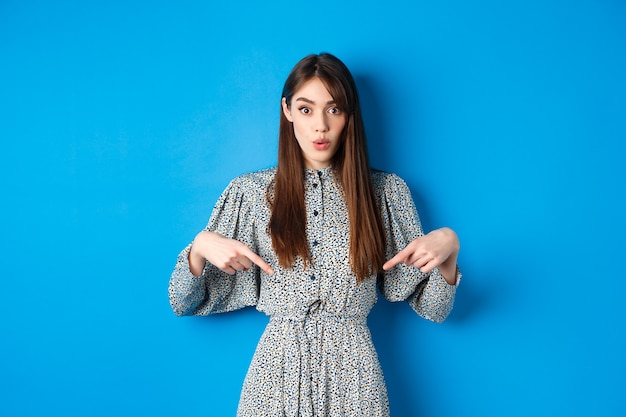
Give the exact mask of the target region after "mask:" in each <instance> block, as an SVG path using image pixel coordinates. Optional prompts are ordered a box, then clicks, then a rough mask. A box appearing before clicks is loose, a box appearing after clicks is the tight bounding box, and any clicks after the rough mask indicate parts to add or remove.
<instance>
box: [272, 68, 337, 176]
mask: <svg viewBox="0 0 626 417" xmlns="http://www.w3.org/2000/svg"><path fill="white" fill-rule="evenodd" d="M287 104H289V106H287ZM283 113H284V114H285V117H286V118H287V120H289V121H290V122H292V123H293V131H294V133H295V135H296V139H297V140H298V144H299V145H300V149H301V150H302V156H303V157H304V164H305V166H306V167H307V168H313V169H320V168H325V167H327V166H329V165H330V162H331V160H332V158H333V156H334V155H335V152H337V149H338V148H339V144H340V141H341V140H342V136H343V135H342V133H343V128H344V126H345V125H346V114H345V113H344V111H343V110H341V109H339V108H338V107H337V104H336V103H335V101H334V100H333V98H332V96H331V95H330V93H329V92H328V90H326V87H325V86H324V83H322V81H320V79H319V78H312V79H310V80H309V81H307V82H305V83H304V84H303V85H302V87H300V89H298V90H297V91H296V92H295V93H294V95H293V97H292V99H291V103H287V101H286V99H285V98H284V97H283Z"/></svg>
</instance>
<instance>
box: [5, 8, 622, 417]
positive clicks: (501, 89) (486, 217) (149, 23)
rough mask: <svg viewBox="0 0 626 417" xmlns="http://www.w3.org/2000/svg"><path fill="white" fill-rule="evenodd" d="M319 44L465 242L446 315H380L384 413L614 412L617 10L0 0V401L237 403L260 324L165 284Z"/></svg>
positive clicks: (379, 140) (433, 209) (36, 411)
mask: <svg viewBox="0 0 626 417" xmlns="http://www.w3.org/2000/svg"><path fill="white" fill-rule="evenodd" d="M322 51H328V52H331V53H333V54H335V55H337V56H338V57H340V58H341V59H342V60H343V61H344V62H345V63H346V64H347V65H348V67H349V68H350V69H351V70H352V72H353V74H354V76H355V79H356V81H357V84H358V88H359V93H360V95H361V100H362V105H363V108H364V115H365V120H366V128H367V132H368V139H369V146H370V157H371V162H372V165H373V166H375V167H376V168H379V169H383V170H386V171H391V172H395V173H397V174H399V175H400V176H402V177H403V178H404V179H405V180H406V182H407V183H408V184H409V186H410V188H411V190H412V192H413V196H414V199H415V201H416V204H417V206H418V210H419V211H420V215H421V218H422V222H423V225H424V228H425V229H426V230H432V229H434V228H437V227H441V226H451V227H453V228H454V229H455V230H456V231H457V233H458V235H459V237H460V239H461V245H462V247H461V254H460V259H459V262H460V266H461V269H462V271H463V273H464V278H463V282H462V283H461V286H460V287H459V290H458V293H457V303H456V305H455V309H454V310H453V312H452V314H451V316H450V317H449V319H448V320H447V321H446V322H444V323H443V324H433V323H430V322H427V321H425V320H423V319H421V318H419V317H418V316H417V315H415V314H414V313H413V312H412V310H411V309H410V307H409V306H408V305H407V304H405V303H393V304H392V303H389V302H387V301H384V300H381V301H379V303H378V304H377V306H376V307H375V308H374V310H373V312H372V314H371V316H370V318H369V324H370V327H371V330H372V334H373V337H374V342H375V344H376V346H377V350H378V353H379V356H380V359H381V363H382V366H383V370H384V373H385V377H386V380H387V384H388V388H389V395H390V403H391V410H392V415H393V416H433V417H434V416H438V417H444V416H455V417H458V416H483V417H485V416H528V415H534V416H553V415H561V416H579V415H580V416H583V415H593V416H623V415H626V396H624V391H625V388H626V359H625V357H624V352H625V351H626V342H625V333H626V323H625V318H626V308H625V307H624V305H625V303H624V301H623V297H624V291H625V290H626V284H625V282H626V280H624V277H623V274H624V273H623V261H624V250H625V248H626V241H625V236H626V224H625V220H624V217H625V216H624V213H625V212H626V207H625V204H624V197H625V195H624V194H625V180H626V175H625V174H626V173H625V169H624V163H623V159H624V156H625V154H626V152H625V151H626V147H625V143H626V75H625V74H626V5H625V4H624V2H622V1H619V0H574V1H559V0H541V1H540V0H524V1H521V0H513V1H508V2H500V1H493V0H480V1H474V2H467V1H460V0H446V1H440V2H428V1H422V0H417V1H395V0H391V1H387V2H377V1H343V2H331V3H307V2H305V3H298V2H289V3H287V2H284V3H283V2H253V1H249V2H247V1H241V0H235V1H229V2H226V1H224V2H202V1H177V2H164V1H158V2H147V1H146V2H132V1H125V2H121V1H120V2H117V1H114V2H110V1H109V2H79V1H75V2H69V1H58V2H44V1H14V0H4V1H2V2H1V3H0V140H1V147H0V149H1V150H0V185H1V193H2V201H3V203H2V209H1V210H2V229H1V233H0V245H1V249H2V250H1V252H0V260H1V264H0V278H1V281H0V284H1V285H0V415H1V416H6V417H13V416H41V415H64V416H83V415H89V416H110V415H120V416H131V415H150V416H178V415H198V416H230V415H234V413H235V410H236V407H237V401H238V397H239V391H240V388H241V383H242V381H243V378H244V376H245V372H246V370H247V367H248V364H249V361H250V359H251V357H252V354H253V352H254V349H255V346H256V343H257V340H258V338H259V336H260V335H261V333H262V331H263V328H264V326H265V324H266V322H267V318H266V317H265V316H264V315H263V314H261V313H259V312H257V311H256V310H254V309H251V308H250V309H245V310H242V311H239V312H235V313H230V314H224V315H217V316H213V317H202V318H190V317H185V318H178V317H176V316H174V314H173V313H172V311H171V310H170V306H169V302H168V298H167V284H168V280H169V275H170V273H171V271H172V268H173V266H174V263H175V260H176V256H177V254H178V252H179V251H180V250H181V249H182V248H183V247H184V246H185V245H186V244H188V243H189V242H190V241H191V240H192V239H193V237H194V236H195V234H196V233H197V232H198V231H200V230H201V229H202V227H204V225H205V224H206V222H207V220H208V217H209V214H210V212H211V209H212V207H213V204H214V203H215V201H216V199H217V197H218V196H219V194H220V193H221V191H222V190H223V189H224V187H225V186H226V185H227V184H228V182H229V181H230V180H231V179H232V178H233V177H235V176H236V175H239V174H242V173H244V172H248V171H252V170H256V169H261V168H266V167H269V166H272V165H274V164H275V163H276V151H277V146H276V142H277V140H276V139H277V129H278V112H279V102H280V92H281V88H282V84H283V82H284V79H285V77H286V76H287V74H288V72H289V70H290V69H291V67H292V66H293V65H294V64H295V63H296V62H297V61H298V60H299V59H300V58H302V57H303V56H304V55H306V54H309V53H318V52H322Z"/></svg>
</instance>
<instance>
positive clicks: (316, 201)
mask: <svg viewBox="0 0 626 417" xmlns="http://www.w3.org/2000/svg"><path fill="white" fill-rule="evenodd" d="M307 180H308V181H309V182H310V183H309V184H310V186H309V187H307V188H308V191H307V192H308V196H307V206H306V209H307V217H308V222H307V223H308V230H307V237H308V239H309V249H310V251H311V257H312V261H313V262H312V263H313V264H312V265H311V270H310V271H309V274H308V276H309V284H310V286H311V293H310V296H311V297H312V299H313V300H315V299H318V298H319V293H320V279H319V278H320V275H319V273H318V271H319V269H318V268H319V267H320V262H322V257H321V253H320V249H321V245H320V243H321V233H322V229H323V215H322V205H323V184H322V179H321V176H320V174H319V172H311V173H310V175H309V176H308V178H307Z"/></svg>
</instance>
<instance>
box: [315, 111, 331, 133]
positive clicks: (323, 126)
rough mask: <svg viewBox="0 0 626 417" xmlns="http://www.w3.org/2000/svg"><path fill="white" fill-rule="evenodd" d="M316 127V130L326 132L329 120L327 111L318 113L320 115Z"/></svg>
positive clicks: (316, 120) (316, 119)
mask: <svg viewBox="0 0 626 417" xmlns="http://www.w3.org/2000/svg"><path fill="white" fill-rule="evenodd" d="M313 126H314V128H315V131H316V132H326V131H327V130H328V120H327V119H326V113H325V112H322V113H321V114H319V113H318V116H317V117H316V118H315V121H314V125H313Z"/></svg>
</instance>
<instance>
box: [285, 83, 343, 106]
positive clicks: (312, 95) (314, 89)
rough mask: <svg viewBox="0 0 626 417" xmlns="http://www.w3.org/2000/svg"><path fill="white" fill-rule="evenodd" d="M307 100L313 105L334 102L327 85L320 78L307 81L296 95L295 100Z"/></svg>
mask: <svg viewBox="0 0 626 417" xmlns="http://www.w3.org/2000/svg"><path fill="white" fill-rule="evenodd" d="M302 99H306V100H307V101H311V102H313V103H320V104H325V103H328V102H331V101H334V99H333V96H331V94H330V92H329V91H328V89H327V88H326V85H324V83H323V82H322V80H320V79H319V78H311V79H310V80H308V81H305V82H304V83H303V84H302V85H301V86H300V87H299V88H298V89H297V90H296V91H295V93H294V95H293V100H295V101H297V100H302Z"/></svg>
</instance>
